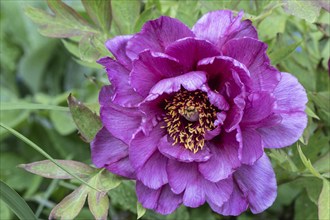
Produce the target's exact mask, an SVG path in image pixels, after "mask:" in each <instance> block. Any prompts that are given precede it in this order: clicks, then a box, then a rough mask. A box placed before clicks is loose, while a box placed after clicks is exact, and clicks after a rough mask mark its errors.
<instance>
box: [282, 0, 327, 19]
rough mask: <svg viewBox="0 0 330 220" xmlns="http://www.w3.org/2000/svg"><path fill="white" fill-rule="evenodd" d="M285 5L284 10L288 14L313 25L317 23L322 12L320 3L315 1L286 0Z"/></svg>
mask: <svg viewBox="0 0 330 220" xmlns="http://www.w3.org/2000/svg"><path fill="white" fill-rule="evenodd" d="M284 3H285V6H284V9H285V11H286V12H287V13H289V14H292V15H294V16H297V17H299V18H302V19H305V20H306V21H308V22H311V23H313V22H315V20H316V19H317V17H318V16H319V14H320V10H321V6H320V5H319V3H318V1H315V0H304V1H301V0H285V1H284Z"/></svg>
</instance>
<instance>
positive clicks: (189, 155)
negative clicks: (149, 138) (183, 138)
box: [158, 135, 211, 162]
mask: <svg viewBox="0 0 330 220" xmlns="http://www.w3.org/2000/svg"><path fill="white" fill-rule="evenodd" d="M172 143H173V141H172V140H169V138H168V137H167V135H166V136H164V137H162V138H161V139H160V141H159V143H158V149H159V151H160V152H161V153H162V154H163V155H165V156H166V157H168V158H170V159H175V160H178V161H182V162H194V161H195V162H202V161H207V160H208V159H210V157H211V153H210V150H209V149H208V147H206V146H204V148H203V149H202V150H199V151H197V152H196V153H193V152H192V151H190V150H188V149H186V148H184V146H182V145H180V144H176V145H174V146H173V145H172Z"/></svg>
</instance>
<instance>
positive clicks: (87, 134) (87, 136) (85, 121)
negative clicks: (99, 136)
mask: <svg viewBox="0 0 330 220" xmlns="http://www.w3.org/2000/svg"><path fill="white" fill-rule="evenodd" d="M68 105H69V108H70V111H71V115H72V118H73V120H74V122H75V124H76V125H77V128H78V130H79V132H80V134H81V135H82V138H83V139H84V140H85V141H87V142H91V141H92V140H93V138H94V137H95V135H96V133H97V132H98V131H99V130H100V129H101V128H102V123H101V120H100V118H99V116H97V115H96V114H95V113H94V112H92V111H91V110H90V109H89V108H87V107H86V106H85V105H84V104H83V103H81V102H80V101H78V100H76V99H75V98H74V97H73V96H72V95H71V94H70V95H69V97H68Z"/></svg>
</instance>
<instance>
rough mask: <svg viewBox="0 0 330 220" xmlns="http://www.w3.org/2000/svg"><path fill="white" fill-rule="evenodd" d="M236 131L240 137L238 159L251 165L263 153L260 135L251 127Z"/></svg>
mask: <svg viewBox="0 0 330 220" xmlns="http://www.w3.org/2000/svg"><path fill="white" fill-rule="evenodd" d="M238 132H239V133H240V132H241V134H240V135H239V136H240V137H241V138H242V140H241V146H240V148H239V151H238V153H239V159H240V160H241V162H242V163H243V164H248V165H252V164H253V163H254V162H255V161H256V160H258V159H259V158H260V157H261V156H262V155H263V153H264V144H263V142H262V138H261V135H260V134H259V133H258V132H257V131H255V130H254V129H251V128H242V131H241V130H240V129H238Z"/></svg>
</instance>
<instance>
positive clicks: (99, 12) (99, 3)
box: [81, 0, 112, 33]
mask: <svg viewBox="0 0 330 220" xmlns="http://www.w3.org/2000/svg"><path fill="white" fill-rule="evenodd" d="M81 2H82V3H83V5H84V7H85V9H86V11H87V14H88V15H89V17H90V18H91V19H92V20H93V21H94V23H95V24H96V25H97V26H98V27H100V28H101V29H102V30H103V32H105V33H109V32H110V27H111V19H112V17H111V14H112V13H111V1H110V0H93V1H90V0H82V1H81Z"/></svg>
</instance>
